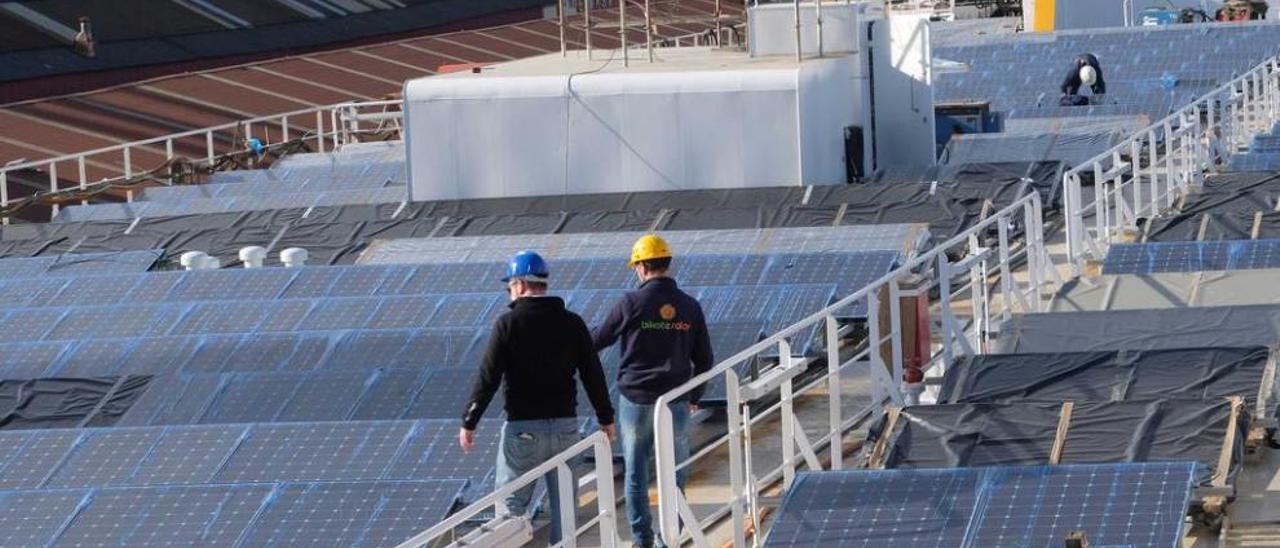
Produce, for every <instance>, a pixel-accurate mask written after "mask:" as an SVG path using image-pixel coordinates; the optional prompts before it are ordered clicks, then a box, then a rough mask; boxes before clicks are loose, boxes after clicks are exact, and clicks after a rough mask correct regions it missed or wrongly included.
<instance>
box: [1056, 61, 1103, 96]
mask: <svg viewBox="0 0 1280 548" xmlns="http://www.w3.org/2000/svg"><path fill="white" fill-rule="evenodd" d="M1082 86H1088V87H1089V90H1090V91H1092V92H1093V95H1094V100H1093V101H1090V100H1089V99H1088V98H1087V97H1085V96H1083V95H1080V88H1081V87H1082ZM1058 89H1060V90H1062V97H1063V100H1062V101H1061V104H1062V105H1063V106H1067V105H1076V106H1079V105H1087V104H1090V102H1092V103H1094V104H1099V103H1100V102H1101V96H1103V95H1106V94H1107V82H1106V81H1105V80H1103V79H1102V65H1101V64H1099V63H1098V58H1097V57H1096V56H1094V55H1093V54H1092V53H1082V54H1080V55H1079V56H1077V57H1076V60H1075V61H1074V62H1072V63H1071V68H1070V69H1069V70H1068V71H1067V75H1066V76H1065V77H1064V78H1063V79H1062V85H1061V86H1058Z"/></svg>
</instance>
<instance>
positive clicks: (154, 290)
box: [0, 251, 901, 310]
mask: <svg viewBox="0 0 1280 548" xmlns="http://www.w3.org/2000/svg"><path fill="white" fill-rule="evenodd" d="M900 257H901V255H900V253H898V252H892V251H868V252H847V253H846V252H838V253H778V254H772V255H698V256H693V257H688V258H687V259H685V260H680V259H678V260H677V261H676V263H675V268H676V273H677V274H676V275H677V279H679V280H680V282H681V285H684V286H749V285H786V284H838V285H839V286H840V288H841V290H842V291H845V290H847V291H852V290H853V289H856V288H859V287H862V286H863V285H866V284H868V283H870V282H872V281H875V280H876V279H877V278H879V277H881V276H883V275H884V274H886V273H888V271H889V270H890V269H892V267H893V266H894V265H895V264H897V262H898V261H899V260H900ZM505 264H506V263H505V259H504V260H503V261H501V262H497V261H495V262H481V263H444V264H415V265H360V266H331V267H304V268H296V269H292V268H291V269H286V268H265V269H224V270H204V271H199V270H198V271H189V272H187V271H182V272H151V273H144V274H122V275H109V276H93V277H85V278H83V279H82V278H57V277H48V278H37V279H26V280H9V279H3V278H0V297H4V300H3V301H0V310H2V309H3V308H15V307H27V308H38V307H75V306H83V305H109V304H133V303H152V302H157V301H167V302H176V301H182V302H189V301H219V302H227V301H262V300H271V299H306V298H325V297H359V296H365V297H368V296H380V297H394V296H414V297H423V296H425V295H445V294H449V293H478V294H487V295H490V296H493V295H496V294H500V293H501V291H500V290H501V289H502V287H503V286H502V284H501V282H500V281H499V279H500V278H501V276H502V273H503V272H504V271H505ZM553 269H554V272H553V274H552V280H553V281H552V283H553V285H554V287H553V291H554V292H556V293H558V294H568V293H572V292H576V291H580V290H605V289H617V290H625V289H631V288H633V287H634V286H635V275H634V274H632V273H631V271H630V270H628V269H627V268H626V266H625V264H623V263H620V262H618V260H617V259H614V258H610V259H575V260H560V261H555V262H554V263H553ZM850 288H852V289H850ZM436 298H440V297H436ZM444 298H451V297H444ZM459 298H460V297H459Z"/></svg>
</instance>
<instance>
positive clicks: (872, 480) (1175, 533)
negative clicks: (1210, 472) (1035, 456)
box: [765, 462, 1196, 548]
mask: <svg viewBox="0 0 1280 548" xmlns="http://www.w3.org/2000/svg"><path fill="white" fill-rule="evenodd" d="M1195 469H1196V464H1195V463H1191V462H1168V463H1143V464H1098V465H1075V466H1017V467H993V468H962V469H941V470H910V471H906V470H856V471H854V470H850V471H836V472H803V473H801V474H800V475H799V476H798V477H797V479H796V481H795V483H794V484H793V485H792V487H791V489H790V490H789V491H788V493H787V495H786V498H785V499H784V501H783V504H782V508H781V510H780V511H779V515H778V518H777V520H776V521H775V522H774V524H773V527H772V528H771V529H770V531H769V535H768V538H767V539H766V542H765V546H770V547H783V546H814V545H840V546H868V547H871V546H876V547H879V546H885V545H891V544H898V543H901V544H904V545H908V546H918V547H929V546H939V547H942V546H946V547H978V546H1055V545H1061V544H1062V542H1063V541H1064V540H1065V538H1066V536H1067V534H1068V533H1071V532H1074V531H1083V532H1085V533H1086V534H1087V535H1088V537H1089V539H1090V541H1091V542H1092V543H1094V544H1098V545H1104V546H1151V547H1157V546H1165V547H1169V548H1174V547H1177V546H1179V543H1180V542H1181V537H1182V520H1183V516H1184V515H1185V514H1186V511H1187V504H1188V499H1189V497H1190V493H1191V486H1192V481H1193V478H1194V477H1195Z"/></svg>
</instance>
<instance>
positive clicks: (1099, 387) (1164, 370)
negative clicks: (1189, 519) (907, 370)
mask: <svg viewBox="0 0 1280 548" xmlns="http://www.w3.org/2000/svg"><path fill="white" fill-rule="evenodd" d="M1269 356H1270V351H1269V350H1268V349H1267V348H1266V347H1262V346H1255V347H1250V348H1184V349H1171V350H1147V351H1107V352H1066V353H1052V354H984V355H978V356H972V357H969V358H965V359H961V360H958V361H957V362H956V363H955V364H952V365H951V367H949V368H948V369H947V373H946V375H945V376H944V377H943V380H942V391H941V393H940V394H939V395H938V402H940V403H1000V402H1018V401H1028V400H1041V401H1068V400H1071V401H1123V400H1135V399H1151V398H1162V397H1169V398H1189V399H1205V400H1222V399H1224V398H1227V397H1231V396H1240V397H1242V398H1244V400H1245V401H1246V402H1247V403H1249V405H1250V406H1251V407H1252V406H1253V405H1254V404H1255V403H1256V402H1257V399H1258V391H1259V388H1260V386H1261V384H1262V382H1263V376H1264V375H1263V373H1264V371H1265V370H1266V366H1267V359H1268V357H1269ZM1273 403H1274V402H1273Z"/></svg>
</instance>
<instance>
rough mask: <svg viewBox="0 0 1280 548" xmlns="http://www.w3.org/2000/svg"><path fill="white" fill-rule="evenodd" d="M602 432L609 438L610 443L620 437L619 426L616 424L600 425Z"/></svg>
mask: <svg viewBox="0 0 1280 548" xmlns="http://www.w3.org/2000/svg"><path fill="white" fill-rule="evenodd" d="M600 431H601V432H604V435H606V436H609V441H610V442H612V441H613V439H614V438H615V437H617V435H618V426H617V425H616V424H602V425H600Z"/></svg>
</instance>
